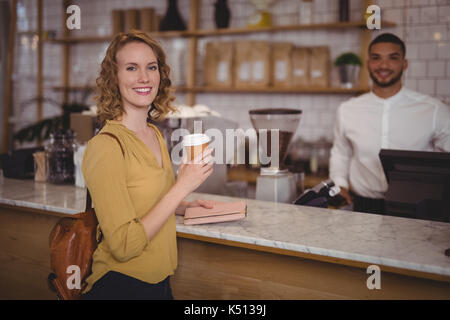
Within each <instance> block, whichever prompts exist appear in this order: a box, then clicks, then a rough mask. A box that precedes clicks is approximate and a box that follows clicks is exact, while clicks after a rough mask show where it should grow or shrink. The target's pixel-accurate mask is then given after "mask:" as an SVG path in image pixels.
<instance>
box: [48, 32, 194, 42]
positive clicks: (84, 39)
mask: <svg viewBox="0 0 450 320" xmlns="http://www.w3.org/2000/svg"><path fill="white" fill-rule="evenodd" d="M149 34H150V35H151V36H153V37H156V38H180V37H189V36H193V33H192V32H188V31H165V32H150V33H149ZM112 38H113V36H87V37H71V38H56V39H46V40H44V41H46V42H49V43H65V44H75V43H93V42H108V41H111V40H112Z"/></svg>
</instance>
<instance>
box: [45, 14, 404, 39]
mask: <svg viewBox="0 0 450 320" xmlns="http://www.w3.org/2000/svg"><path fill="white" fill-rule="evenodd" d="M395 26H396V23H394V22H390V21H382V27H385V28H386V27H395ZM364 27H366V22H365V21H364V20H361V21H348V22H332V23H314V24H291V25H283V26H271V27H261V28H247V27H244V28H227V29H211V30H196V31H163V32H150V33H149V34H150V35H151V36H154V37H156V38H187V37H207V36H220V35H237V34H249V33H259V32H282V31H296V30H297V31H301V30H317V29H344V28H364ZM112 37H113V36H87V37H72V38H56V39H45V40H44V41H46V42H50V43H72V44H73V43H92V42H107V41H110V40H111V39H112Z"/></svg>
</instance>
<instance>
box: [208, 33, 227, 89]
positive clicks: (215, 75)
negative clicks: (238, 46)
mask: <svg viewBox="0 0 450 320" xmlns="http://www.w3.org/2000/svg"><path fill="white" fill-rule="evenodd" d="M233 47H234V46H233V43H232V42H208V43H207V44H206V52H205V60H204V77H205V79H204V82H205V86H209V87H221V88H230V87H231V86H232V84H233V76H232V74H233V72H232V68H233Z"/></svg>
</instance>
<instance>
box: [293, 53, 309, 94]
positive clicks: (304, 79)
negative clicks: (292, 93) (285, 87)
mask: <svg viewBox="0 0 450 320" xmlns="http://www.w3.org/2000/svg"><path fill="white" fill-rule="evenodd" d="M309 60H310V53H309V49H308V48H305V47H295V48H294V49H293V50H292V86H294V87H305V86H307V85H309Z"/></svg>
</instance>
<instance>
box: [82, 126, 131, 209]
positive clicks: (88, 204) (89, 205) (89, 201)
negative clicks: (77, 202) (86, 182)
mask: <svg viewBox="0 0 450 320" xmlns="http://www.w3.org/2000/svg"><path fill="white" fill-rule="evenodd" d="M99 134H106V135H108V136H110V137H112V138H114V139H116V141H117V142H118V143H119V146H120V150H122V155H124V156H125V152H124V151H123V147H122V144H121V143H120V141H119V139H118V138H117V137H116V136H115V135H113V134H112V133H109V132H100V133H99ZM91 208H92V198H91V194H90V193H89V189H88V188H86V208H85V211H86V212H87V211H88V210H89V209H91Z"/></svg>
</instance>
